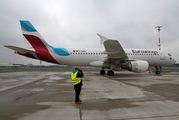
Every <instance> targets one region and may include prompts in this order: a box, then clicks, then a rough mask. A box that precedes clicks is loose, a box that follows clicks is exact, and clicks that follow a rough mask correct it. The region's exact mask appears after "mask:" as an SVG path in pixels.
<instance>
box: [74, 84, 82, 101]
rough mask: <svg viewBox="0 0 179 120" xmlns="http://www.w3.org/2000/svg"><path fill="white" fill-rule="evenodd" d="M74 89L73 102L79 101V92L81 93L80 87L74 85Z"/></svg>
mask: <svg viewBox="0 0 179 120" xmlns="http://www.w3.org/2000/svg"><path fill="white" fill-rule="evenodd" d="M74 89H75V94H76V95H75V102H78V101H79V96H80V92H81V86H78V85H77V86H76V85H74Z"/></svg>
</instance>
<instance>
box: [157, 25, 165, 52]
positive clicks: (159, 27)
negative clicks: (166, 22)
mask: <svg viewBox="0 0 179 120" xmlns="http://www.w3.org/2000/svg"><path fill="white" fill-rule="evenodd" d="M162 27H163V26H156V27H155V28H157V29H158V42H159V44H158V45H157V46H158V47H159V50H161V43H160V30H161V28H162Z"/></svg>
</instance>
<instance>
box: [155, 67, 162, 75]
mask: <svg viewBox="0 0 179 120" xmlns="http://www.w3.org/2000/svg"><path fill="white" fill-rule="evenodd" d="M155 69H156V72H155V73H156V75H159V74H160V71H161V67H159V66H155Z"/></svg>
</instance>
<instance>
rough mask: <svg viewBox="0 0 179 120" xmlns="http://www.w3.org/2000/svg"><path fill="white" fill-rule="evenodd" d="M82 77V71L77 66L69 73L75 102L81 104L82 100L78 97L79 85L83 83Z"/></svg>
mask: <svg viewBox="0 0 179 120" xmlns="http://www.w3.org/2000/svg"><path fill="white" fill-rule="evenodd" d="M82 78H83V71H82V70H81V69H79V68H75V70H74V71H73V72H72V73H71V79H72V83H73V85H74V89H75V104H81V102H82V101H81V100H80V99H79V96H80V92H81V86H82V85H83V83H82Z"/></svg>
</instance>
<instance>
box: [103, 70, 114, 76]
mask: <svg viewBox="0 0 179 120" xmlns="http://www.w3.org/2000/svg"><path fill="white" fill-rule="evenodd" d="M100 73H101V75H105V73H106V72H105V70H101V71H100ZM107 75H108V76H114V71H113V70H109V71H108V72H107Z"/></svg>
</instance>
